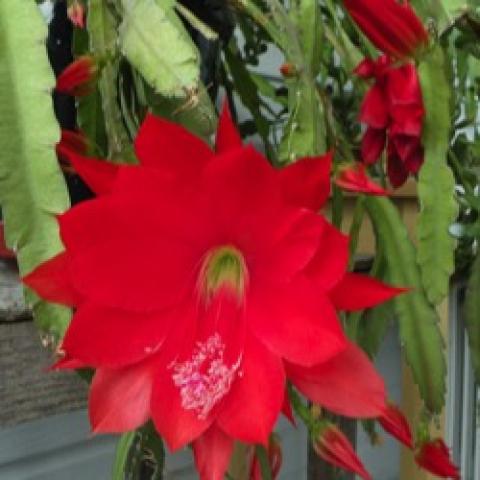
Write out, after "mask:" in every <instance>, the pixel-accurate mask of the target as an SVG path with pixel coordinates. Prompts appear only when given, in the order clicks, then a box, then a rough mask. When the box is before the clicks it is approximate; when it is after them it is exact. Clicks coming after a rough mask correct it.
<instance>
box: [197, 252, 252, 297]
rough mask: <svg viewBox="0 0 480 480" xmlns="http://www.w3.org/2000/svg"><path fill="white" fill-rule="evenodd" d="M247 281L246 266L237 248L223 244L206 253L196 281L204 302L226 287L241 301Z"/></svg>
mask: <svg viewBox="0 0 480 480" xmlns="http://www.w3.org/2000/svg"><path fill="white" fill-rule="evenodd" d="M247 283H248V271H247V266H246V264H245V259H244V258H243V255H242V254H241V253H240V251H239V250H237V249H236V248H235V247H233V246H231V245H225V246H222V247H217V248H215V249H213V250H211V251H210V252H208V253H207V255H206V256H205V259H204V261H203V264H202V268H201V270H200V276H199V282H198V288H199V292H200V295H201V296H202V298H203V299H204V300H205V301H206V302H209V301H210V300H211V299H212V297H214V296H215V294H216V293H217V292H218V291H219V290H220V289H222V288H227V289H228V290H229V291H230V292H231V293H233V294H234V295H235V296H236V297H237V298H238V300H239V301H240V302H241V301H242V300H243V298H244V295H245V289H246V286H247Z"/></svg>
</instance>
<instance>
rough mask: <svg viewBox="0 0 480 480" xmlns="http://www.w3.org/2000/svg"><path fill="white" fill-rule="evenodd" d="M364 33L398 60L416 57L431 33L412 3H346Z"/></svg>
mask: <svg viewBox="0 0 480 480" xmlns="http://www.w3.org/2000/svg"><path fill="white" fill-rule="evenodd" d="M344 4H345V7H346V9H347V10H348V13H349V14H350V15H351V16H352V18H353V19H354V20H355V22H356V23H357V24H358V26H359V27H360V28H361V29H362V31H363V33H364V34H365V35H366V36H367V37H368V38H369V39H370V41H371V42H372V43H373V44H374V45H375V46H376V47H377V48H379V49H380V50H382V51H383V52H384V53H386V54H388V55H391V56H392V57H395V58H400V59H402V58H405V57H409V56H412V55H415V53H416V51H417V50H418V49H421V48H423V47H424V46H425V45H426V44H427V43H428V33H427V31H426V30H425V28H424V26H423V24H422V22H421V20H420V19H419V18H418V17H417V15H416V13H415V11H414V10H413V8H412V7H411V6H410V4H409V2H408V0H344Z"/></svg>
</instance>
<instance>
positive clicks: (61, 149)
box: [56, 130, 88, 173]
mask: <svg viewBox="0 0 480 480" xmlns="http://www.w3.org/2000/svg"><path fill="white" fill-rule="evenodd" d="M87 150H88V141H87V138H86V137H85V135H84V133H83V132H81V131H79V130H62V136H61V138H60V142H58V143H57V146H56V151H57V155H58V158H59V160H60V165H61V167H62V170H63V171H64V172H67V173H75V171H74V169H73V167H72V166H71V164H70V157H71V154H72V153H75V154H78V155H86V153H87Z"/></svg>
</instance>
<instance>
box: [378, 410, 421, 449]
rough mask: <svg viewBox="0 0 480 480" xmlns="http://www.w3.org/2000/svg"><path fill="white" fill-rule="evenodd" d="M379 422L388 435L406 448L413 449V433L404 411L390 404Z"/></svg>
mask: <svg viewBox="0 0 480 480" xmlns="http://www.w3.org/2000/svg"><path fill="white" fill-rule="evenodd" d="M378 421H379V422H380V424H381V425H382V427H383V428H384V430H386V431H387V432H388V433H390V434H391V435H393V436H394V437H395V438H396V439H397V440H399V441H400V442H402V443H403V444H404V445H405V446H406V447H408V448H413V440H412V432H411V430H410V425H409V424H408V422H407V419H406V418H405V416H404V415H403V413H402V411H401V410H400V409H399V408H398V407H396V406H395V405H392V404H389V405H387V407H386V408H385V410H384V411H383V413H382V415H381V416H380V417H379V418H378Z"/></svg>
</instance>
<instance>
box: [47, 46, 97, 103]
mask: <svg viewBox="0 0 480 480" xmlns="http://www.w3.org/2000/svg"><path fill="white" fill-rule="evenodd" d="M96 70H97V66H96V64H95V60H94V59H93V57H91V56H90V55H84V56H82V57H79V58H78V59H77V60H75V61H74V62H72V63H71V64H70V65H68V67H67V68H65V70H63V71H62V73H61V74H60V75H59V76H58V78H57V85H56V89H57V92H61V93H65V94H67V95H77V96H83V95H87V94H89V93H90V92H91V90H92V85H91V83H92V81H93V79H94V76H95V73H96Z"/></svg>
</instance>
